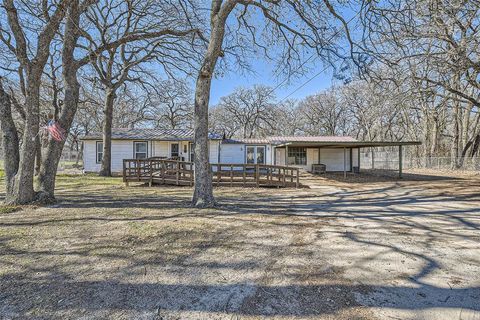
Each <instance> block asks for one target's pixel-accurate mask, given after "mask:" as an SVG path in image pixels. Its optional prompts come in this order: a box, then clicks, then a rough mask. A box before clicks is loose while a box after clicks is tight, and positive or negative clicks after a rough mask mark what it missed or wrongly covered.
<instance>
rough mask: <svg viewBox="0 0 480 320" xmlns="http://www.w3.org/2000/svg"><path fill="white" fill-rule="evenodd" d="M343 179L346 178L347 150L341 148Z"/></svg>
mask: <svg viewBox="0 0 480 320" xmlns="http://www.w3.org/2000/svg"><path fill="white" fill-rule="evenodd" d="M343 177H344V178H345V179H346V178H347V148H346V147H343Z"/></svg>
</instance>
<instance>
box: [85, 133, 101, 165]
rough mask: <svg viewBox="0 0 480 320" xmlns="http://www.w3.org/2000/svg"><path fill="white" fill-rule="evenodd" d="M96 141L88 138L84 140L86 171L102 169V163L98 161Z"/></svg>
mask: <svg viewBox="0 0 480 320" xmlns="http://www.w3.org/2000/svg"><path fill="white" fill-rule="evenodd" d="M96 147H97V144H96V141H94V140H86V141H84V142H83V168H84V170H85V171H86V172H98V171H100V164H99V163H96V162H97V153H96Z"/></svg>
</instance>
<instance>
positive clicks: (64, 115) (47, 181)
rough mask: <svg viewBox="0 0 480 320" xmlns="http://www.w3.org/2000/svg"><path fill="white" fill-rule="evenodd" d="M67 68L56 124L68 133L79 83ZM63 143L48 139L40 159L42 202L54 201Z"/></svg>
mask: <svg viewBox="0 0 480 320" xmlns="http://www.w3.org/2000/svg"><path fill="white" fill-rule="evenodd" d="M67 70H69V69H66V72H65V73H64V82H65V84H64V86H65V87H64V91H65V97H64V104H63V107H62V110H61V112H60V115H59V118H58V124H59V125H60V126H61V127H62V128H63V129H64V130H66V132H67V133H68V130H69V129H70V126H71V125H72V122H73V119H74V117H75V113H76V111H77V105H78V99H79V91H80V84H79V83H78V81H77V74H76V71H75V72H68V71H67ZM64 145H65V141H56V140H54V139H52V138H50V139H48V145H47V148H46V152H45V154H44V157H43V159H42V166H41V169H40V174H39V176H38V181H39V196H38V197H39V199H40V200H41V201H42V202H44V203H52V202H54V201H55V177H56V174H57V170H58V163H59V162H60V158H61V157H62V151H63V147H64Z"/></svg>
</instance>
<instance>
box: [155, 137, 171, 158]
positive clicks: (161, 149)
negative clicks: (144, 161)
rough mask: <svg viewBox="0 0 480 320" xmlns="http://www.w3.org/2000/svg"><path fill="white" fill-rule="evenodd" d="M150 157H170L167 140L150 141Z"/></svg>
mask: <svg viewBox="0 0 480 320" xmlns="http://www.w3.org/2000/svg"><path fill="white" fill-rule="evenodd" d="M152 145H153V147H152V153H151V154H152V157H166V158H168V157H170V148H169V147H170V146H169V144H168V141H152Z"/></svg>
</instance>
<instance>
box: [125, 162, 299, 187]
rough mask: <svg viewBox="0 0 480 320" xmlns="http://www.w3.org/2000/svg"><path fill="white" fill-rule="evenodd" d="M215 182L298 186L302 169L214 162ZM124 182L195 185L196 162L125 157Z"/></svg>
mask: <svg viewBox="0 0 480 320" xmlns="http://www.w3.org/2000/svg"><path fill="white" fill-rule="evenodd" d="M211 167H212V175H213V185H214V186H231V187H256V188H258V187H278V188H280V187H282V188H298V187H299V185H300V181H299V169H298V168H293V167H285V166H274V165H262V164H229V163H220V164H211ZM123 181H124V182H125V184H127V185H128V183H129V182H130V181H136V182H142V181H143V182H148V183H149V185H152V184H154V183H155V184H171V185H187V186H193V185H194V174H193V162H185V161H178V160H170V159H125V160H123Z"/></svg>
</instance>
